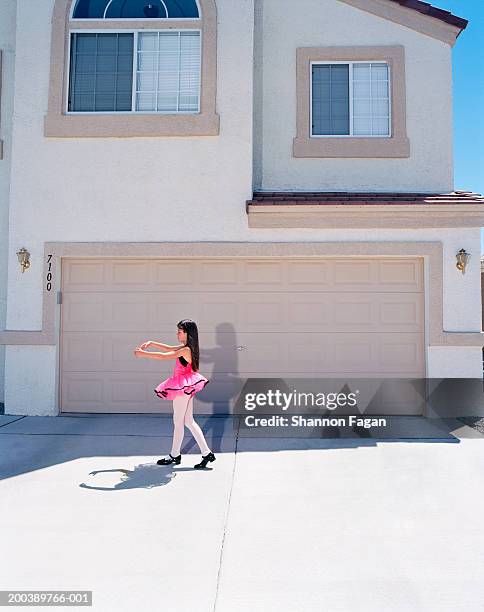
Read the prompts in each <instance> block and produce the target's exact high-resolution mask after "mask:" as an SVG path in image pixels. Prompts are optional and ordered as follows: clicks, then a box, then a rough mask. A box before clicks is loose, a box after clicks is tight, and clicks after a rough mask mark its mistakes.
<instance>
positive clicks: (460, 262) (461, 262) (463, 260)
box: [455, 249, 471, 274]
mask: <svg viewBox="0 0 484 612" xmlns="http://www.w3.org/2000/svg"><path fill="white" fill-rule="evenodd" d="M455 257H456V259H457V263H456V264H455V267H456V268H457V269H458V270H460V271H461V272H462V274H465V271H466V266H467V264H468V262H469V259H470V258H471V255H470V253H467V252H466V250H465V249H461V250H460V251H459V252H458V253H457V255H456V256H455Z"/></svg>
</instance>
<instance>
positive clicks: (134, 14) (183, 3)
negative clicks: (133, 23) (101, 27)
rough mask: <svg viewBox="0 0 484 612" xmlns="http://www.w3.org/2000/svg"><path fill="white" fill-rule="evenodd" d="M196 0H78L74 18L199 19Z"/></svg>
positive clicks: (73, 14)
mask: <svg viewBox="0 0 484 612" xmlns="http://www.w3.org/2000/svg"><path fill="white" fill-rule="evenodd" d="M199 16H200V15H199V12H198V6H197V3H196V0H153V1H152V2H147V1H146V0H77V2H76V3H75V6H74V11H73V13H72V18H73V19H198V17H199Z"/></svg>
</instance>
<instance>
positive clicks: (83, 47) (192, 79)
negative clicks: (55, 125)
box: [67, 30, 201, 113]
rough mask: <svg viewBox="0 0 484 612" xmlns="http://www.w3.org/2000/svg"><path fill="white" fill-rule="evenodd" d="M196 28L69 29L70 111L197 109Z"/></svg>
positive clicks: (197, 49)
mask: <svg viewBox="0 0 484 612" xmlns="http://www.w3.org/2000/svg"><path fill="white" fill-rule="evenodd" d="M200 68H201V66H200V32H199V31H191V30H178V31H172V30H169V31H167V30H165V31H158V32H153V31H149V32H146V31H134V32H125V31H124V32H109V33H106V32H103V33H96V32H89V33H85V32H73V33H71V45H70V71H69V75H70V78H69V97H68V108H67V110H68V111H69V112H119V111H121V112H143V113H146V112H161V113H183V112H199V110H200V108H199V107H200Z"/></svg>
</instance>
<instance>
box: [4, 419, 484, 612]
mask: <svg viewBox="0 0 484 612" xmlns="http://www.w3.org/2000/svg"><path fill="white" fill-rule="evenodd" d="M196 418H197V421H198V422H199V423H200V425H201V426H202V428H203V429H204V431H205V432H206V437H207V440H208V443H209V445H210V446H211V448H212V450H213V451H214V452H215V453H216V455H217V460H216V461H215V463H212V464H209V465H210V466H211V469H207V470H205V471H198V470H194V469H193V467H192V466H193V465H194V464H195V463H196V462H197V461H198V460H199V458H200V454H199V451H198V448H197V446H196V444H195V442H194V441H193V439H192V438H191V435H190V434H189V432H188V430H187V433H186V436H185V441H184V444H183V446H182V454H183V457H182V463H181V465H180V466H176V467H171V466H157V465H156V459H158V458H159V457H161V456H162V455H164V454H166V453H167V452H168V451H169V450H170V447H171V433H172V422H171V418H170V417H167V416H155V415H139V416H138V415H127V416H118V415H116V416H114V415H113V416H111V415H106V416H104V415H70V416H67V415H66V416H59V417H18V416H8V415H3V416H0V476H1V480H0V511H1V517H2V522H1V528H0V529H1V532H0V542H1V545H2V571H1V578H0V589H1V590H7V589H9V590H14V589H15V590H71V591H72V590H90V591H92V592H93V605H92V608H91V609H93V610H95V611H96V612H111V611H112V612H114V611H116V612H152V611H153V612H157V611H162V610H163V611H164V610H166V611H168V612H213V611H215V612H239V611H240V612H242V611H244V612H247V611H251V612H256V611H257V612H272V611H274V612H276V611H277V612H295V611H297V612H299V611H303V612H312V611H318V612H321V611H325V612H326V611H329V612H332V611H345V612H346V611H348V612H349V611H351V612H353V611H358V612H359V611H365V612H366V611H368V612H380V611H382V612H400V611H405V612H410V611H412V612H415V611H422V612H433V611H438V612H457V611H462V612H473V611H477V610H484V530H483V529H482V521H483V516H484V444H483V441H484V436H483V435H481V434H479V433H478V432H477V431H475V430H471V429H470V428H469V427H467V426H465V425H463V424H462V423H458V422H457V421H455V422H451V421H448V422H446V423H445V424H444V425H443V426H442V424H439V426H437V425H436V424H435V423H429V422H428V421H425V420H424V419H422V418H420V417H403V418H402V419H403V420H402V421H401V426H400V430H399V431H400V434H401V437H395V438H394V439H393V440H388V441H377V440H372V439H361V440H357V439H344V438H341V439H305V438H272V439H266V438H244V437H240V436H237V432H236V431H235V430H234V428H233V425H232V420H231V418H227V417H221V416H220V417H201V416H197V417H196ZM22 609H25V610H30V609H32V610H33V609H38V608H37V607H35V608H34V607H31V606H28V607H23V608H22ZM56 609H59V610H68V609H76V608H68V607H66V606H59V607H56Z"/></svg>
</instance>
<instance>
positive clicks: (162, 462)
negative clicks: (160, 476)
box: [156, 453, 181, 465]
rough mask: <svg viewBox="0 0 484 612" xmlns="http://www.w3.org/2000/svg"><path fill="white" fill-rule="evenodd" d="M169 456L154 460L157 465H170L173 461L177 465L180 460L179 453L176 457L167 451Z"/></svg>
mask: <svg viewBox="0 0 484 612" xmlns="http://www.w3.org/2000/svg"><path fill="white" fill-rule="evenodd" d="M168 455H169V456H166V457H163V459H158V461H157V462H156V463H157V464H158V465H171V464H172V463H174V464H175V465H179V464H180V462H181V455H178V457H173V455H172V454H171V453H168Z"/></svg>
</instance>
